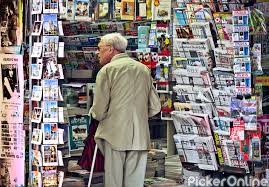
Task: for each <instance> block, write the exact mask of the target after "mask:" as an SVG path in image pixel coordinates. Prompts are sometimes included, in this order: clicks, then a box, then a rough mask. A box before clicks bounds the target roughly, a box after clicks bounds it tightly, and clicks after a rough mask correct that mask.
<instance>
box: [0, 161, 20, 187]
mask: <svg viewBox="0 0 269 187" xmlns="http://www.w3.org/2000/svg"><path fill="white" fill-rule="evenodd" d="M18 168H22V170H21V171H22V172H19V170H18ZM0 186H25V185H24V159H0Z"/></svg>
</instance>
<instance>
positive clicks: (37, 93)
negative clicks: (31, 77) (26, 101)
mask: <svg viewBox="0 0 269 187" xmlns="http://www.w3.org/2000/svg"><path fill="white" fill-rule="evenodd" d="M41 98H42V86H38V85H33V89H32V96H31V100H32V101H41Z"/></svg>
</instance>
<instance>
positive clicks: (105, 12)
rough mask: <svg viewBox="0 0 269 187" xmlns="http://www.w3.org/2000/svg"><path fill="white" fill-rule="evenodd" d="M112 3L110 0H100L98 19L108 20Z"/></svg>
mask: <svg viewBox="0 0 269 187" xmlns="http://www.w3.org/2000/svg"><path fill="white" fill-rule="evenodd" d="M109 10H110V4H109V1H108V0H99V1H98V16H97V19H99V20H100V19H104V20H107V19H109V17H110V11H109Z"/></svg>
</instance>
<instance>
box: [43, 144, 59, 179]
mask: <svg viewBox="0 0 269 187" xmlns="http://www.w3.org/2000/svg"><path fill="white" fill-rule="evenodd" d="M41 152H42V158H43V166H58V158H57V145H42V146H41ZM43 183H44V180H43Z"/></svg>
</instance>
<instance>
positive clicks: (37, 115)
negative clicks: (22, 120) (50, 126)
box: [31, 107, 43, 123]
mask: <svg viewBox="0 0 269 187" xmlns="http://www.w3.org/2000/svg"><path fill="white" fill-rule="evenodd" d="M42 115H43V108H40V107H34V110H33V112H32V118H31V121H32V122H33V123H40V122H41V119H42Z"/></svg>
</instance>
